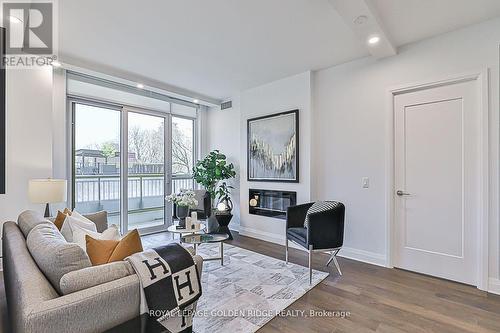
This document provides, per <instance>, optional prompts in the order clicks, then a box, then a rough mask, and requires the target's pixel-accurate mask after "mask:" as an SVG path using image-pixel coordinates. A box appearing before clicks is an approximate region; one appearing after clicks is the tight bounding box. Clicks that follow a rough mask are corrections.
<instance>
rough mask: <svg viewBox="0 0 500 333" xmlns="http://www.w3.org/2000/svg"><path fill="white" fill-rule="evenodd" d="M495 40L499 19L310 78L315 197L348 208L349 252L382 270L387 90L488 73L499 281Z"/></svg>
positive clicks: (494, 264)
mask: <svg viewBox="0 0 500 333" xmlns="http://www.w3.org/2000/svg"><path fill="white" fill-rule="evenodd" d="M499 41H500V19H496V20H492V21H489V22H485V23H482V24H479V25H475V26H471V27H468V28H465V29H462V30H459V31H456V32H452V33H448V34H445V35H441V36H438V37H435V38H432V39H428V40H425V41H422V42H419V43H415V44H412V45H408V46H406V47H402V48H401V49H400V50H399V54H398V55H396V56H393V57H390V58H385V59H382V60H376V59H372V58H365V59H361V60H358V61H353V62H350V63H346V64H344V65H340V66H336V67H332V68H329V69H325V70H320V71H318V72H316V73H315V76H314V87H315V89H314V106H315V111H314V112H315V122H314V131H313V133H314V135H313V146H316V149H317V150H316V151H315V153H314V156H313V161H314V166H313V177H312V178H313V184H312V186H313V198H314V199H327V198H328V199H338V200H340V201H342V202H344V203H345V204H346V207H347V220H346V231H345V246H346V247H347V248H351V249H355V250H358V251H357V254H358V255H361V256H364V257H365V258H364V259H366V260H370V261H372V262H377V263H380V264H384V263H385V259H386V256H387V253H386V245H387V239H386V228H387V212H386V199H385V198H386V181H387V177H388V176H390V175H386V174H385V170H386V165H385V163H386V154H388V153H389V152H388V151H387V146H386V139H387V134H388V133H389V128H388V125H387V124H388V122H387V120H388V117H389V113H388V106H389V105H388V100H387V91H388V89H389V88H390V87H393V86H398V85H402V84H406V83H413V82H420V81H424V82H425V81H433V80H434V79H436V78H438V79H439V78H443V77H447V76H449V75H456V74H460V73H463V72H468V71H476V70H481V69H484V68H485V67H488V68H489V69H490V87H489V108H490V109H489V110H490V114H489V117H490V118H489V123H490V128H489V133H490V142H489V144H490V182H489V184H490V223H489V227H490V229H489V234H490V240H489V242H490V258H489V263H490V277H495V278H496V277H498V260H499V258H498V239H499V228H498V200H499V198H498V158H499V157H498V149H499V145H498V140H499V135H498V134H499V116H498V112H499V100H498V99H499V94H498V92H499V85H498V81H499V68H498V62H499V54H498V50H499ZM364 176H367V177H370V188H369V189H362V187H361V178H362V177H364ZM355 252H356V251H355ZM355 254H356V253H355Z"/></svg>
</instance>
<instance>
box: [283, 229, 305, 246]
mask: <svg viewBox="0 0 500 333" xmlns="http://www.w3.org/2000/svg"><path fill="white" fill-rule="evenodd" d="M286 234H287V237H288V238H289V239H291V240H293V241H295V242H297V243H299V244H300V245H302V246H304V247H306V248H307V229H306V228H288V229H287V230H286Z"/></svg>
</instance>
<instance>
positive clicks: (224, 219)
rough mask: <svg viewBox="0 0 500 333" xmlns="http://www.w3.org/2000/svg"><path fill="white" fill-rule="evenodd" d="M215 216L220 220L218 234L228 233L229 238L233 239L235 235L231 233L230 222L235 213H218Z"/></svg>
mask: <svg viewBox="0 0 500 333" xmlns="http://www.w3.org/2000/svg"><path fill="white" fill-rule="evenodd" d="M215 218H216V219H217V222H219V229H217V233H218V234H228V236H229V239H233V235H232V234H231V230H229V227H228V225H229V222H231V219H232V218H233V214H216V215H215Z"/></svg>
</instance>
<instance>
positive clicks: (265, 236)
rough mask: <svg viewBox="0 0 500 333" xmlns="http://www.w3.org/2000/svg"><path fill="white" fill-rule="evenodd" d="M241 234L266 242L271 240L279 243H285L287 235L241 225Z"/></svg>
mask: <svg viewBox="0 0 500 333" xmlns="http://www.w3.org/2000/svg"><path fill="white" fill-rule="evenodd" d="M239 232H240V235H242V236H247V237H252V238H256V239H260V240H263V241H266V242H271V243H275V244H279V245H285V237H282V236H280V235H276V234H274V233H270V232H265V231H261V230H257V229H252V228H248V227H244V226H242V225H240V231H239Z"/></svg>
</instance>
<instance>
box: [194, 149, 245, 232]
mask: <svg viewBox="0 0 500 333" xmlns="http://www.w3.org/2000/svg"><path fill="white" fill-rule="evenodd" d="M235 176H236V171H234V165H233V163H228V162H227V158H226V155H224V154H222V153H221V152H220V151H218V150H214V151H211V152H210V153H209V154H208V155H207V156H206V157H205V158H204V159H202V160H199V161H198V162H196V164H195V166H194V167H193V178H194V180H195V181H196V182H197V183H198V184H200V185H202V186H203V187H204V188H205V190H206V191H207V192H208V193H209V195H210V199H211V208H212V209H211V212H210V217H209V218H208V219H207V232H209V233H210V232H214V231H216V230H217V228H218V223H217V220H216V218H215V211H216V209H215V208H216V207H215V205H216V200H215V199H216V197H217V187H218V184H219V182H221V181H223V180H226V179H230V178H234V177H235Z"/></svg>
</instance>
